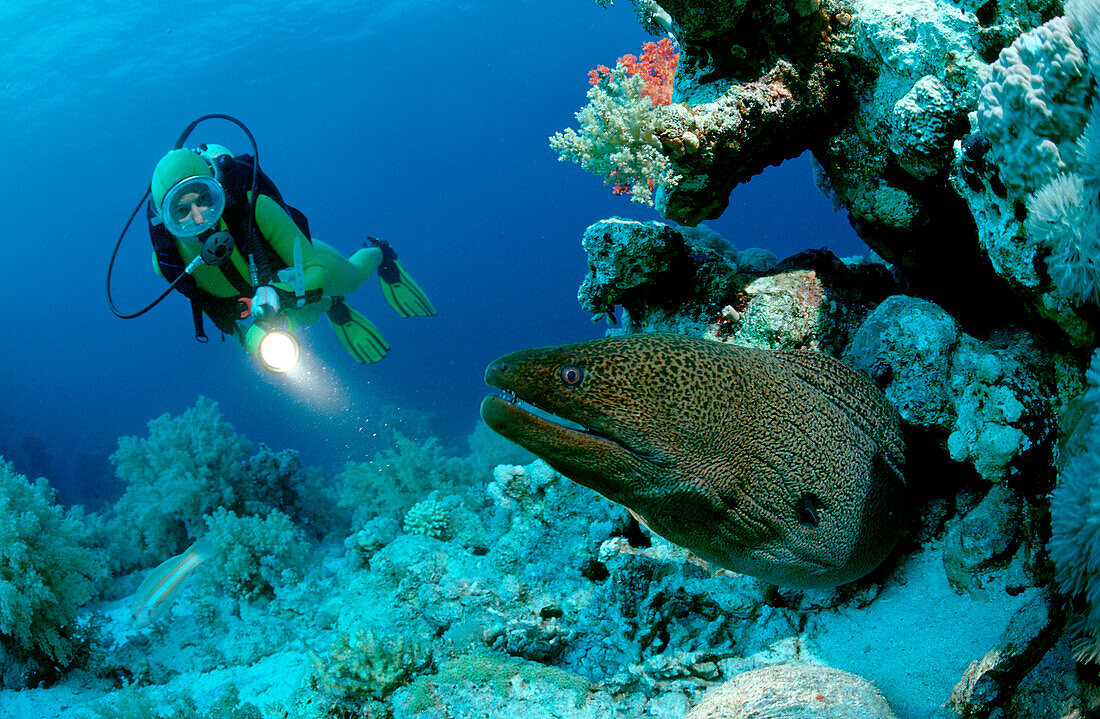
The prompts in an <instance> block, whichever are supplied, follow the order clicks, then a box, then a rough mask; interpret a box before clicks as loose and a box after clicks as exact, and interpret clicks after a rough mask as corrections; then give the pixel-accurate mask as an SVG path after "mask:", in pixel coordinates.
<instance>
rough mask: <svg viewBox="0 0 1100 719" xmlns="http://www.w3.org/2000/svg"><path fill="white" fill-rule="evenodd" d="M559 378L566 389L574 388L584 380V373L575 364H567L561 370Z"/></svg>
mask: <svg viewBox="0 0 1100 719" xmlns="http://www.w3.org/2000/svg"><path fill="white" fill-rule="evenodd" d="M560 376H561V381H562V382H564V383H565V386H566V387H576V386H577V385H579V384H580V383H581V380H582V379H584V371H583V370H582V369H581V368H580V367H578V366H577V365H575V364H567V365H565V366H564V367H562V368H561V373H560Z"/></svg>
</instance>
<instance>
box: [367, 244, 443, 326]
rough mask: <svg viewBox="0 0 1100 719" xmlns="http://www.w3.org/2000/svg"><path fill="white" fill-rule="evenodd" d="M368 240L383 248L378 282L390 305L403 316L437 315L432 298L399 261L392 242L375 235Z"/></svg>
mask: <svg viewBox="0 0 1100 719" xmlns="http://www.w3.org/2000/svg"><path fill="white" fill-rule="evenodd" d="M367 241H368V242H370V243H371V244H372V245H374V246H375V247H378V248H379V249H381V250H382V264H380V265H379V266H378V283H379V284H380V285H381V286H382V296H383V297H385V298H386V302H389V303H390V307H392V308H393V309H394V311H395V312H396V313H397V314H399V315H401V316H402V317H431V316H433V315H435V307H432V302H431V300H429V299H428V296H427V295H426V294H424V290H422V289H420V285H418V284H416V281H415V280H413V278H412V277H410V276H409V273H408V272H406V271H405V268H404V267H402V266H401V263H400V262H398V261H397V253H396V252H395V251H394V249H393V248H392V247H390V243H388V242H386V241H385V240H378V239H375V238H374V237H368V238H367Z"/></svg>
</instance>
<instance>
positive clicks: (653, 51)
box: [588, 37, 680, 107]
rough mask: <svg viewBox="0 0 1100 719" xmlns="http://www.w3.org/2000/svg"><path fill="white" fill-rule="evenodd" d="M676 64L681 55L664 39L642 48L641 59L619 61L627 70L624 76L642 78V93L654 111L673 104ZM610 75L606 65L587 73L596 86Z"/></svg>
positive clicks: (633, 58) (624, 57) (590, 82)
mask: <svg viewBox="0 0 1100 719" xmlns="http://www.w3.org/2000/svg"><path fill="white" fill-rule="evenodd" d="M679 60H680V53H678V52H676V48H675V46H673V44H672V41H671V40H669V39H668V38H667V37H666V38H661V40H660V42H647V43H645V44H644V45H642V55H641V57H635V56H633V55H623V56H622V57H620V58H619V62H618V65H621V66H622V67H623V69H624V70H626V73H627V75H641V76H642V81H643V82H644V83H645V89H643V90H642V92H643V93H645V95H646V97H648V98H649V101H650V102H651V103H653V107H660V106H661V105H668V104H670V103H671V102H672V78H674V77H675V76H676V64H677V62H679ZM616 67H618V66H616ZM612 72H613V70H612V69H611V68H609V67H607V66H606V65H597V66H596V69H595V70H589V71H588V82H589V84H591V85H595V84H596V83H598V82H599V81H600V79H601V78H602V77H609V76H610V75H611V74H612Z"/></svg>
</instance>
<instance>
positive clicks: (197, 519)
mask: <svg viewBox="0 0 1100 719" xmlns="http://www.w3.org/2000/svg"><path fill="white" fill-rule="evenodd" d="M251 449H252V446H251V443H249V442H248V441H247V440H245V439H244V438H243V437H240V436H238V435H237V434H236V433H235V432H234V431H233V426H232V425H230V424H228V423H226V422H225V421H224V420H223V419H222V415H221V412H220V411H219V410H218V403H217V402H214V401H212V400H209V399H206V398H205V397H200V398H199V399H198V401H197V402H196V403H195V406H194V407H191V408H189V409H187V410H186V411H184V412H183V413H182V414H181V415H180V416H179V417H171V416H170V415H168V414H165V415H162V416H160V417H158V418H157V419H154V420H152V421H151V422H149V436H148V437H146V438H139V437H122V438H120V439H119V441H118V449H117V450H116V451H115V452H114V454H112V455H111V462H113V463H114V465H115V467H116V470H117V472H118V476H119V477H120V478H121V479H123V480H125V481H126V482H127V486H126V490H125V492H124V493H123V495H122V497H120V498H119V499H118V501H116V502H114V503H113V504H112V505H110V506H109V507H108V508H107V509H106V510H105V511H104V515H105V516H104V522H105V528H104V531H103V543H104V546H106V547H107V548H108V549H109V551H110V553H111V556H112V559H113V560H114V561H115V562H117V563H118V565H119V568H121V569H132V568H135V567H142V566H152V565H156V564H159V563H160V562H161V561H162V560H164V559H166V558H168V557H170V556H172V555H175V554H179V553H180V552H181V551H183V550H184V549H185V548H186V547H187V546H188V545H190V544H191V543H193V542H194V541H195V540H196V539H198V538H199V536H201V534H202V532H203V531H204V529H205V526H206V525H205V524H204V522H203V516H204V515H206V514H208V513H210V512H213V511H214V510H215V509H217V508H218V507H234V506H236V504H235V502H236V501H237V492H238V489H239V488H241V487H243V486H245V485H246V484H247V483H246V475H245V472H244V465H243V464H242V463H243V462H244V460H245V459H246V458H247V457H248V455H249V452H250V451H251Z"/></svg>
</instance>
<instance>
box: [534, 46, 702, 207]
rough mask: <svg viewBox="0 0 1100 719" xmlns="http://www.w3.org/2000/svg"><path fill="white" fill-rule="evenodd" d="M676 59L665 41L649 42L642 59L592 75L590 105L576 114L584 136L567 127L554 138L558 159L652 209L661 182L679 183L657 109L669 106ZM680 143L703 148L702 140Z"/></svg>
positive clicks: (632, 58)
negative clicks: (660, 136)
mask: <svg viewBox="0 0 1100 719" xmlns="http://www.w3.org/2000/svg"><path fill="white" fill-rule="evenodd" d="M678 58H679V53H676V52H674V51H673V48H672V43H671V42H670V41H669V40H668V39H667V38H666V39H663V40H661V42H660V43H647V44H646V46H645V47H644V48H643V53H642V56H641V58H637V57H635V56H634V55H624V56H622V57H620V58H619V60H618V62H617V63H616V64H615V67H614V69H609V68H607V67H606V66H603V65H601V66H599V67H598V68H597V69H596V70H592V71H591V73H589V79H590V81H591V84H592V89H590V90H589V91H588V105H587V106H585V107H584V109H582V110H581V111H580V112H578V113H577V121H578V122H579V123H580V132H578V131H576V130H574V129H573V128H567V129H566V130H564V131H563V132H559V133H556V134H554V135H553V136H552V137H551V138H550V147H551V148H553V149H554V150H556V151H557V152H558V154H559V155H560V157H559V158H558V159H560V160H572V161H573V162H577V163H579V164H580V166H581V167H582V168H584V169H585V170H587V171H589V172H593V173H595V174H597V175H602V176H603V177H604V178H606V179H605V182H606V183H608V184H610V185H611V186H612V191H613V192H614V193H615V194H617V195H625V194H629V195H631V199H632V200H634V201H635V202H639V203H643V204H649V205H652V204H653V188H654V187H656V186H657V184H658V183H660V184H661V185H662V186H672V185H675V184H676V182H677V180H678V176H676V175H675V174H673V173H672V171H671V169H670V162H669V160H668V159H667V158H666V157H665V155H664V154H663V153H662V152H661V150H660V142H658V140H657V138H656V137H655V135H654V130H655V125H656V122H657V118H658V114H657V112H656V111H655V109H654V108H657V107H660V106H661V105H667V104H668V103H669V102H671V84H672V78H673V76H674V75H675V74H676V61H677V59H678ZM681 142H688V143H689V144H694V146H695V147H696V148H697V147H698V145H699V142H698V139H695V140H693V141H686V140H682V141H681Z"/></svg>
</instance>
